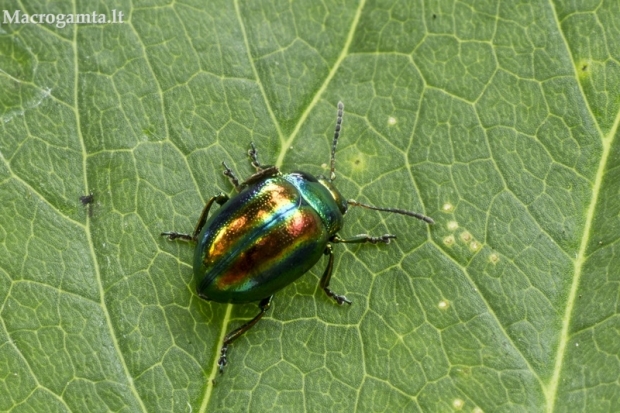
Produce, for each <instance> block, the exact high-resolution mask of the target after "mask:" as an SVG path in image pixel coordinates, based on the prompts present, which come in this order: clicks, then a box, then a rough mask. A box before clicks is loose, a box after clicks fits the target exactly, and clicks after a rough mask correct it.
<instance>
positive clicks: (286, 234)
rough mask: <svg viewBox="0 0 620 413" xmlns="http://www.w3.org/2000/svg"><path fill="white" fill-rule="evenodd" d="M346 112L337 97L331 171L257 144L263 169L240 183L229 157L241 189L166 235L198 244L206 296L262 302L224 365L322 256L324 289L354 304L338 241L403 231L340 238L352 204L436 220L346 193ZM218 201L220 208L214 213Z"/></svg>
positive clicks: (199, 286) (201, 292) (384, 238)
mask: <svg viewBox="0 0 620 413" xmlns="http://www.w3.org/2000/svg"><path fill="white" fill-rule="evenodd" d="M343 111H344V105H343V104H342V102H338V116H337V119H336V130H335V132H334V139H333V142H332V148H331V162H330V175H329V178H326V177H324V176H318V177H314V176H312V175H310V174H307V173H305V172H301V171H296V172H291V173H287V174H282V173H281V172H280V170H279V169H278V168H277V167H276V166H267V165H262V164H261V163H260V162H259V161H258V155H257V152H256V147H255V146H254V144H253V143H251V149H250V150H249V151H248V155H249V157H250V159H251V162H252V166H254V168H255V169H256V173H255V174H253V175H252V176H250V177H249V178H248V179H246V180H245V181H243V182H239V180H238V179H237V177H236V176H235V174H234V173H233V171H232V170H231V169H230V168H229V167H228V166H227V165H226V164H225V163H224V162H222V165H223V166H224V175H226V176H227V177H228V178H229V179H230V181H231V182H232V184H233V185H234V186H235V189H236V190H237V192H238V194H237V195H235V196H233V197H232V198H229V197H228V196H227V195H225V194H223V193H220V194H219V195H216V196H214V197H212V198H211V199H209V201H208V202H207V204H206V205H205V207H204V209H203V211H202V214H200V219H199V220H198V224H196V228H195V229H194V232H193V233H192V234H181V233H178V232H163V233H162V234H161V235H163V236H167V237H168V239H170V240H174V239H181V240H185V241H190V242H194V243H196V250H195V252H194V276H195V278H196V290H197V293H198V296H200V298H203V299H205V300H211V301H216V302H219V303H233V304H241V303H249V302H253V301H260V303H259V305H258V306H259V308H260V313H258V315H257V316H256V317H254V318H253V319H252V320H250V321H248V322H247V323H245V324H244V325H242V326H241V327H239V328H237V329H236V330H234V331H232V332H231V333H229V334H228V335H227V336H226V337H225V338H224V342H223V343H222V349H221V352H220V358H219V360H218V366H219V369H220V372H223V369H224V366H225V365H226V363H227V359H226V353H227V351H228V346H229V345H230V344H231V343H232V342H233V341H235V340H236V339H237V338H239V337H240V336H241V335H242V334H243V333H245V332H246V331H248V330H249V329H250V328H252V327H253V326H254V324H256V323H257V322H258V321H259V320H260V319H261V318H262V317H263V316H264V315H265V312H266V311H267V309H268V308H269V306H270V304H271V299H272V298H273V294H274V293H275V292H277V291H278V290H280V289H282V288H284V287H286V286H287V285H289V284H291V283H292V282H293V281H295V280H296V279H297V278H299V277H301V276H302V275H303V274H304V273H306V272H307V271H308V270H309V269H310V268H312V267H313V266H314V264H316V263H317V261H319V259H320V258H321V255H327V256H329V259H328V262H327V268H326V269H325V272H323V276H322V277H321V281H320V285H321V288H322V289H323V290H324V291H325V293H327V295H328V296H330V297H332V298H333V299H334V300H335V301H336V302H337V303H338V304H341V305H342V304H344V303H347V304H351V301H349V300H347V298H346V297H345V296H343V295H339V294H336V293H334V292H333V291H332V290H330V289H329V281H330V279H331V276H332V270H333V267H334V253H333V251H332V244H337V243H366V242H370V243H372V244H376V243H378V242H383V243H386V244H389V243H390V240H392V239H394V238H396V236H395V235H392V234H385V235H381V236H378V237H372V236H370V235H367V234H360V235H356V236H354V237H353V238H351V239H342V238H340V237H339V236H338V231H340V229H341V228H342V225H343V217H344V215H345V214H346V212H347V209H348V207H349V206H361V207H364V208H369V209H374V210H377V211H386V212H393V213H397V214H401V215H408V216H412V217H415V218H418V219H421V220H423V221H425V222H428V223H429V224H433V223H434V221H433V220H432V219H431V218H429V217H427V216H424V215H422V214H419V213H417V212H411V211H406V210H403V209H396V208H380V207H375V206H371V205H366V204H362V203H360V202H357V201H354V200H346V199H345V198H344V197H343V196H342V195H341V194H340V192H339V191H338V190H337V189H336V187H335V186H334V185H333V181H334V180H335V179H336V174H335V172H334V170H335V163H336V158H335V155H336V144H337V143H338V137H339V135H340V128H341V125H342V115H343ZM214 202H215V203H217V204H219V205H221V207H220V208H219V209H218V210H217V211H216V212H215V213H214V214H212V215H211V217H209V210H210V209H211V207H212V206H213V203H214ZM207 218H208V219H207Z"/></svg>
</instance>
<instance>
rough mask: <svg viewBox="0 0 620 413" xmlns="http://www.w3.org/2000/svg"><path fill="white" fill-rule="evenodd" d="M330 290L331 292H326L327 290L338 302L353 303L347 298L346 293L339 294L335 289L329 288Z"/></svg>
mask: <svg viewBox="0 0 620 413" xmlns="http://www.w3.org/2000/svg"><path fill="white" fill-rule="evenodd" d="M328 291H329V292H327V291H326V292H327V295H331V297H332V298H333V299H334V300H336V302H337V303H338V304H340V305H342V304H344V303H347V304H349V305H351V304H352V301H351V300H348V299H347V297H345V296H344V295H338V294H335V293H334V292H333V291H331V290H328ZM330 293H331V294H330Z"/></svg>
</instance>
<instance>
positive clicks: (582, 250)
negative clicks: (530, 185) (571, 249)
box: [544, 112, 620, 412]
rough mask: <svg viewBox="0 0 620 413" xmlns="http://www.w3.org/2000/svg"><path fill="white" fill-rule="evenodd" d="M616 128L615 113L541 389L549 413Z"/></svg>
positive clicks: (617, 119) (557, 382) (561, 365)
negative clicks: (549, 368) (548, 375)
mask: <svg viewBox="0 0 620 413" xmlns="http://www.w3.org/2000/svg"><path fill="white" fill-rule="evenodd" d="M618 125H620V112H618V114H617V115H616V119H615V120H614V124H613V126H612V128H611V130H610V132H609V134H608V135H607V136H606V137H604V138H603V140H602V143H603V152H602V154H601V160H600V163H599V167H598V170H597V171H596V177H595V180H594V185H593V186H592V198H591V202H590V205H589V206H588V210H587V212H586V222H585V224H584V228H583V235H582V237H581V243H580V245H579V252H578V253H577V257H576V258H575V260H574V272H573V279H572V283H571V287H570V292H569V295H568V299H567V300H566V308H565V312H564V317H563V318H562V330H561V333H560V340H559V343H558V351H557V355H556V361H555V367H554V369H553V376H552V377H551V381H550V382H549V385H548V386H547V388H546V389H544V391H545V395H546V397H547V408H548V411H549V412H553V410H554V407H555V401H556V399H557V391H558V386H559V381H560V373H561V372H562V367H563V361H564V356H565V355H566V348H567V345H568V341H569V340H570V335H569V332H568V329H569V327H570V322H571V319H572V318H571V315H572V313H573V309H574V306H575V302H576V300H575V298H576V297H577V289H578V287H579V283H580V280H581V274H582V269H583V266H584V264H585V262H586V260H587V258H588V257H587V255H586V254H587V248H588V244H589V241H590V235H591V228H592V221H593V220H594V216H595V214H594V212H595V211H596V207H597V205H598V200H599V196H600V189H601V185H602V182H603V178H604V175H605V170H606V168H607V161H608V159H609V154H610V153H611V146H612V143H613V141H614V138H615V136H616V133H617V131H618Z"/></svg>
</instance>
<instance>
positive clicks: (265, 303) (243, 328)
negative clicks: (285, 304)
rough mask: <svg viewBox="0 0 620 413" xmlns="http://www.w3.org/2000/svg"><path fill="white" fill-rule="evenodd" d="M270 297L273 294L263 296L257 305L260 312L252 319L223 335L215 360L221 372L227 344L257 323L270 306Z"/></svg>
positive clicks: (224, 362)
mask: <svg viewBox="0 0 620 413" xmlns="http://www.w3.org/2000/svg"><path fill="white" fill-rule="evenodd" d="M272 298H273V295H272V296H269V297H267V298H263V299H262V300H261V302H260V303H259V304H258V307H259V308H260V313H258V314H257V315H256V317H254V318H253V319H251V320H250V321H248V322H247V323H245V324H244V325H242V326H241V327H239V328H237V329H235V330H233V331H231V332H230V333H228V334H227V335H226V337H224V342H223V343H222V349H221V350H220V358H219V360H218V361H217V365H218V366H219V368H220V373H223V371H224V366H225V365H226V363H227V362H228V361H227V359H226V353H227V352H228V346H229V345H230V343H232V342H233V341H235V340H236V339H238V338H239V337H240V336H241V335H243V333H245V332H246V331H248V330H249V329H251V328H252V327H254V324H256V323H258V320H260V319H261V318H263V316H264V315H265V313H266V312H267V310H268V309H269V307H270V306H271V299H272Z"/></svg>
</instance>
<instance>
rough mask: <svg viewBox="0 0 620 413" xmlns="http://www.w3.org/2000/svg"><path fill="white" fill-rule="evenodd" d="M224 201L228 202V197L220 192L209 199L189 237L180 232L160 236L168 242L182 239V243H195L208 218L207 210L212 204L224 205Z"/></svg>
mask: <svg viewBox="0 0 620 413" xmlns="http://www.w3.org/2000/svg"><path fill="white" fill-rule="evenodd" d="M226 201H228V196H227V195H224V194H223V193H221V192H220V193H219V194H218V195H215V196H214V197H212V198H211V199H209V200H208V201H207V203H206V204H205V207H204V208H203V209H202V213H201V214H200V219H198V223H197V224H196V228H195V229H194V232H193V233H192V234H191V235H190V234H181V233H180V232H174V231H172V232H162V233H161V235H162V236H167V237H168V239H169V240H175V239H182V240H184V241H190V242H196V240H197V238H198V234H199V233H200V230H202V227H203V226H204V225H205V222H207V217H208V216H209V210H210V209H211V206H212V205H213V202H217V203H218V204H219V205H224V204H225V203H226Z"/></svg>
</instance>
